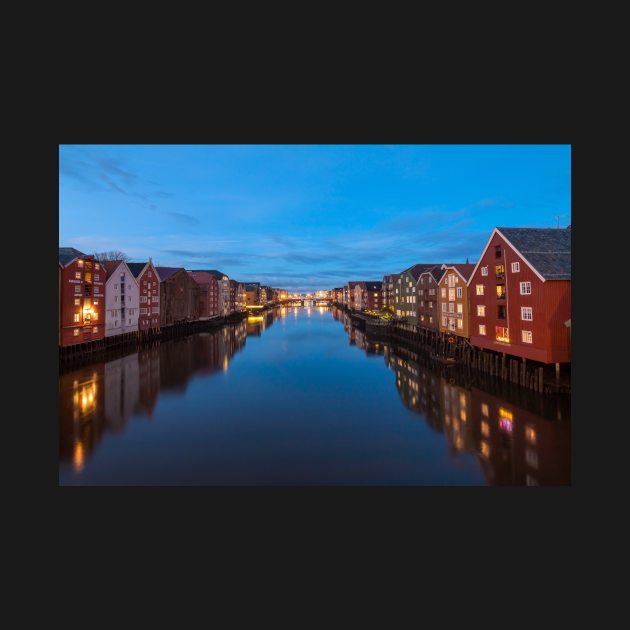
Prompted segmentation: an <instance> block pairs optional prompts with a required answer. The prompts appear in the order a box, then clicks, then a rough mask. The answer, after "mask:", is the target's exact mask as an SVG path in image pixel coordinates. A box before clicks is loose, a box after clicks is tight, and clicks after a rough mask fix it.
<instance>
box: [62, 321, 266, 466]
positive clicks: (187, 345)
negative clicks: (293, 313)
mask: <svg viewBox="0 0 630 630" xmlns="http://www.w3.org/2000/svg"><path fill="white" fill-rule="evenodd" d="M272 318H273V317H272ZM263 324H265V322H264V321H263ZM267 325H268V324H267ZM248 326H249V325H248V324H246V323H245V322H241V323H238V324H234V325H229V326H225V327H223V328H222V329H220V330H216V331H212V332H203V333H198V334H196V335H194V336H190V337H183V338H177V339H172V340H169V341H165V342H163V343H161V344H157V345H154V346H151V347H148V348H143V349H142V350H140V351H139V352H134V353H132V354H129V355H127V356H123V357H120V358H116V359H111V360H108V361H107V362H101V363H98V364H94V365H91V366H90V367H89V368H80V369H77V370H74V371H71V372H66V373H65V374H61V375H60V377H59V418H60V432H59V437H60V445H59V454H60V460H61V461H62V462H64V461H69V462H72V467H73V469H74V470H75V472H80V471H81V470H82V469H83V467H84V466H85V463H86V461H87V460H88V459H89V458H90V456H91V454H92V453H93V451H94V449H95V447H96V446H97V445H98V443H99V442H100V440H101V439H102V437H103V436H104V434H105V433H112V434H115V433H123V432H124V431H125V428H126V426H127V423H128V422H129V420H130V418H133V419H134V420H144V421H148V422H150V421H151V419H152V416H153V410H154V409H155V406H156V403H157V400H158V396H159V394H160V391H162V392H169V391H172V392H176V393H178V394H183V393H185V391H186V388H187V385H188V383H189V381H190V380H191V378H192V377H193V376H205V377H207V376H210V375H212V374H215V373H218V372H227V370H228V369H229V364H230V360H231V358H232V357H233V356H234V354H236V353H237V352H240V351H241V350H242V349H243V347H244V346H245V339H246V336H247V328H248Z"/></svg>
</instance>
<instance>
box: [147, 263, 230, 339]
mask: <svg viewBox="0 0 630 630" xmlns="http://www.w3.org/2000/svg"><path fill="white" fill-rule="evenodd" d="M155 270H156V271H157V274H158V277H159V280H160V287H159V295H160V315H161V326H162V328H164V327H165V326H172V325H173V324H179V323H182V322H190V321H194V320H196V319H199V286H198V285H197V283H196V282H195V280H194V279H193V278H192V277H191V276H190V274H189V273H188V272H187V271H186V270H185V269H184V268H183V267H156V268H155ZM228 299H229V298H228Z"/></svg>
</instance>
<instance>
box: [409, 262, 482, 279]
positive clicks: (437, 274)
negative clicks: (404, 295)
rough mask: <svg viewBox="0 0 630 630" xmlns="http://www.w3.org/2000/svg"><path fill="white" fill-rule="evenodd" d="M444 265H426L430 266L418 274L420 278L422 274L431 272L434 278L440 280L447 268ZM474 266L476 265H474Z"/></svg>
mask: <svg viewBox="0 0 630 630" xmlns="http://www.w3.org/2000/svg"><path fill="white" fill-rule="evenodd" d="M443 266H444V265H432V266H430V265H426V267H428V268H427V269H424V270H423V271H422V272H420V273H419V274H418V279H419V278H420V276H421V275H422V274H425V273H428V274H431V275H432V276H433V279H434V280H435V281H436V282H439V281H440V280H441V279H442V276H443V275H444V273H445V270H444V269H443V268H442V267H443ZM473 268H474V265H473Z"/></svg>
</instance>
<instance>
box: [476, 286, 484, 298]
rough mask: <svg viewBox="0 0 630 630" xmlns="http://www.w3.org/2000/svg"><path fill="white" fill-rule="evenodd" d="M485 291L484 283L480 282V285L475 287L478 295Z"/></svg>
mask: <svg viewBox="0 0 630 630" xmlns="http://www.w3.org/2000/svg"><path fill="white" fill-rule="evenodd" d="M483 291H484V285H483V284H478V285H477V286H476V287H475V293H476V294H477V295H483Z"/></svg>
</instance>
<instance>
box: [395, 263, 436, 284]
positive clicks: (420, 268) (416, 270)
mask: <svg viewBox="0 0 630 630" xmlns="http://www.w3.org/2000/svg"><path fill="white" fill-rule="evenodd" d="M431 267H439V265H437V264H436V263H426V264H425V263H420V264H418V265H411V267H409V268H408V269H403V270H402V271H401V272H400V273H401V274H403V273H405V272H407V273H408V274H409V275H410V276H411V277H412V278H413V279H414V280H415V281H416V282H418V278H419V277H420V274H421V273H423V272H424V271H427V270H428V269H430V268H431ZM441 277H442V276H440V278H441Z"/></svg>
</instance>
